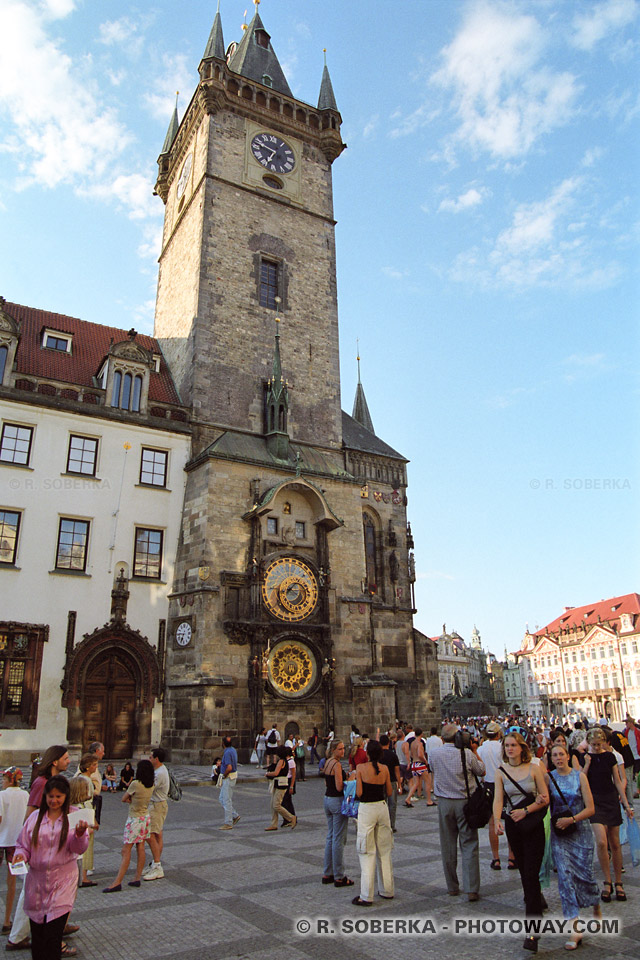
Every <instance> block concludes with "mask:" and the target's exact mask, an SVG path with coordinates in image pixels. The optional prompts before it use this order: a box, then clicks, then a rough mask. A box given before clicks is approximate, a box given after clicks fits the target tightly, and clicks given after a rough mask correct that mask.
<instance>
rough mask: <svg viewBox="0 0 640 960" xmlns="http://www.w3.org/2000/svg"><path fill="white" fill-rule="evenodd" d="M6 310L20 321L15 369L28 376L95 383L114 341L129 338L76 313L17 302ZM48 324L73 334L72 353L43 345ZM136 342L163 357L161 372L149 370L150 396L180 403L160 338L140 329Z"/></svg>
mask: <svg viewBox="0 0 640 960" xmlns="http://www.w3.org/2000/svg"><path fill="white" fill-rule="evenodd" d="M4 311H5V313H8V314H9V316H11V317H13V319H14V320H16V321H17V322H18V323H19V324H20V341H19V343H18V350H17V352H16V372H17V373H19V374H24V375H25V376H31V377H43V378H46V379H48V380H58V381H60V382H62V383H73V384H78V385H81V386H84V387H88V386H90V387H92V386H95V384H94V382H93V378H94V377H95V376H96V375H97V374H98V372H99V370H100V367H101V366H102V363H103V361H104V359H105V357H106V356H107V353H108V352H109V347H110V346H111V342H112V341H113V343H120V342H121V341H123V340H128V339H129V337H128V334H127V331H126V330H120V329H118V328H117V327H106V326H103V325H102V324H100V323H89V322H88V321H87V320H79V319H78V318H77V317H67V316H65V315H64V314H61V313H50V312H49V311H48V310H37V309H36V308H34V307H25V306H22V305H21V304H18V303H8V302H7V303H5V304H4ZM45 327H47V328H49V329H51V330H57V331H58V333H67V334H70V335H71V336H72V338H73V339H72V345H71V353H63V352H62V351H60V350H51V349H48V348H46V347H43V346H42V331H43V329H44V328H45ZM136 343H139V344H140V346H141V347H144V348H145V350H149V351H150V352H151V353H155V354H159V355H160V357H161V360H160V372H159V373H155V372H154V371H153V370H152V371H151V374H150V378H149V400H150V401H152V402H153V401H155V402H159V403H175V404H179V403H180V398H179V396H178V394H177V391H176V388H175V386H174V384H173V380H172V379H171V374H170V373H169V368H168V367H167V364H166V363H165V360H164V357H163V356H162V351H161V349H160V346H159V344H158V342H157V340H155V339H154V338H153V337H147V336H145V335H144V334H141V333H139V334H138V335H137V337H136Z"/></svg>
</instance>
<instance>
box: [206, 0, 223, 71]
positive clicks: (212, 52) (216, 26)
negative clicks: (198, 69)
mask: <svg viewBox="0 0 640 960" xmlns="http://www.w3.org/2000/svg"><path fill="white" fill-rule="evenodd" d="M209 57H217V59H218V60H224V58H225V57H224V38H223V36H222V20H221V19H220V2H219V0H218V9H217V11H216V15H215V18H214V21H213V26H212V27H211V33H210V34H209V42H208V43H207V46H206V47H205V51H204V53H203V54H202V59H203V60H207V59H208V58H209Z"/></svg>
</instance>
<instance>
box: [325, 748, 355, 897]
mask: <svg viewBox="0 0 640 960" xmlns="http://www.w3.org/2000/svg"><path fill="white" fill-rule="evenodd" d="M343 759H344V743H343V742H342V740H334V741H333V742H332V744H331V748H330V750H329V754H328V756H327V759H326V763H325V765H324V770H323V771H322V776H323V777H324V782H325V794H324V815H325V817H326V818H327V839H326V840H325V844H324V870H323V873H322V882H323V883H332V884H333V885H334V886H335V887H352V886H353V880H350V879H349V877H347V876H346V875H345V872H344V845H345V843H346V840H347V827H348V825H349V817H347V816H345V815H344V813H343V812H342V798H343V796H344V771H343V769H342V763H341V761H342V760H343Z"/></svg>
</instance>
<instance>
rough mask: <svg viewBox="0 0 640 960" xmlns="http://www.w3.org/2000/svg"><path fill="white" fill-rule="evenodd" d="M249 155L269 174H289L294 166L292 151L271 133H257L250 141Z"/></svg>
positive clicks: (294, 160)
mask: <svg viewBox="0 0 640 960" xmlns="http://www.w3.org/2000/svg"><path fill="white" fill-rule="evenodd" d="M251 153H252V154H253V156H254V157H255V159H256V160H257V161H258V163H259V164H261V166H263V167H264V168H265V170H269V171H270V172H271V173H291V171H292V170H293V168H294V167H295V165H296V158H295V154H294V152H293V149H292V148H291V147H290V146H289V144H288V143H286V142H285V141H284V140H281V139H280V137H276V136H275V134H273V133H258V134H256V136H255V137H254V138H253V140H252V141H251Z"/></svg>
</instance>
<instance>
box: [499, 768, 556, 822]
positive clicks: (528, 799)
mask: <svg viewBox="0 0 640 960" xmlns="http://www.w3.org/2000/svg"><path fill="white" fill-rule="evenodd" d="M498 770H500V772H501V773H503V774H504V775H505V777H507V779H508V780H511V783H512V784H513V785H514V786H515V787H517V788H518V790H519V791H520V793H521V794H522V796H523V798H524V799H523V800H522V801H521V802H520V803H514V802H513V800H512V799H511V797H510V796H509V795H508V794H507V793H506V791H505V796H506V798H507V800H508V801H509V803H510V804H511V810H512V811H513V810H521V809H522V808H523V807H528V806H529V804H531V803H535V802H536V798H535V795H534V794H533V793H528V792H527V791H526V790H523V789H522V787H521V786H520V784H519V783H518V781H517V780H514V779H513V777H511V776H509V774H508V773H507V771H506V770H505V769H504V767H503V766H499V767H498ZM546 812H547V808H546V807H540V808H539V809H538V810H536V811H535V813H528V814H527V815H526V817H524V818H523V819H522V820H518V821H517V822H516V821H515V820H512V821H511V823H512V824H513V826H514V827H516V828H517V829H518V830H519V831H520V833H522V834H527V833H533V831H534V830H535V828H536V827H537V826H538V824H540V823H542V821H543V820H544V815H545V813H546Z"/></svg>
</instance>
